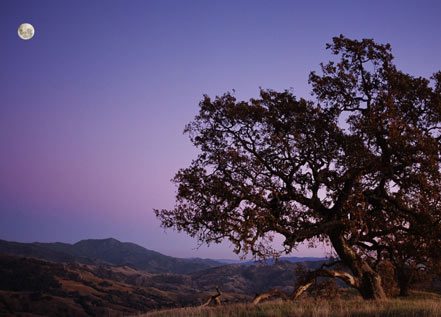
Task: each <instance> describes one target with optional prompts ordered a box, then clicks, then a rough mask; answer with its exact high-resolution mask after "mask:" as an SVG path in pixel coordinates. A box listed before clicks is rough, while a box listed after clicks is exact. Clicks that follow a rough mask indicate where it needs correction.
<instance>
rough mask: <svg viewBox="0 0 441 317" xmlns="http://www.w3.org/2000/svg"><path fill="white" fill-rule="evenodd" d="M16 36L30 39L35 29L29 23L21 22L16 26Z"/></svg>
mask: <svg viewBox="0 0 441 317" xmlns="http://www.w3.org/2000/svg"><path fill="white" fill-rule="evenodd" d="M17 33H18V36H19V37H20V38H21V39H22V40H30V39H31V38H33V37H34V34H35V29H34V27H33V26H32V24H30V23H23V24H21V25H20V26H19V27H18V31H17Z"/></svg>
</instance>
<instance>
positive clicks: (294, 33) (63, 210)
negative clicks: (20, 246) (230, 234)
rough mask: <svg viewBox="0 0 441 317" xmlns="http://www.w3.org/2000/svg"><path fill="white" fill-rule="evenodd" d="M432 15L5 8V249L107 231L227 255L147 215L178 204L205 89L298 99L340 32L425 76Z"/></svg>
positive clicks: (365, 7) (207, 7) (185, 6)
mask: <svg viewBox="0 0 441 317" xmlns="http://www.w3.org/2000/svg"><path fill="white" fill-rule="evenodd" d="M440 16H441V2H440V1H363V2H361V1H269V0H267V1H256V0H249V1H233V0H232V1H207V0H204V1H192V0H188V1H178V0H177V1H164V0H157V1H147V0H145V1H135V0H132V1H125V0H124V1H123V0H121V1H110V0H102V1H90V0H87V1H79V0H75V1H73V0H72V1H59V0H54V1H47V0H39V1H35V0H33V1H31V0H28V1H26V0H20V1H17V0H2V1H1V2H0V239H7V240H16V241H26V242H29V241H63V242H76V241H78V240H80V239H85V238H107V237H114V238H117V239H120V240H122V241H132V242H135V243H138V244H141V245H143V246H145V247H147V248H150V249H154V250H157V251H159V252H162V253H165V254H169V255H174V256H182V257H190V256H199V257H212V258H232V257H234V255H233V253H232V251H231V249H230V248H229V244H228V243H225V244H223V245H219V246H213V247H210V248H205V247H202V248H200V249H199V250H194V248H195V247H196V242H195V241H194V240H192V239H190V238H188V237H186V236H185V235H183V234H181V235H178V234H176V233H174V232H172V231H168V232H166V233H164V232H163V230H162V229H161V228H160V227H159V223H158V221H157V220H156V219H155V217H154V215H153V213H152V208H168V207H172V206H173V204H174V192H175V188H174V186H173V184H171V183H170V181H169V180H170V179H171V178H172V177H173V175H174V173H175V172H176V171H177V169H179V168H181V167H185V166H187V165H188V164H189V162H190V160H191V159H192V158H193V157H194V156H195V153H196V152H195V149H194V148H193V147H192V145H191V143H190V142H189V141H188V138H187V136H185V135H183V134H182V130H183V127H184V125H185V124H186V123H188V122H189V121H190V120H191V119H192V118H193V116H194V115H195V114H196V113H197V111H198V102H199V100H200V99H201V97H202V94H204V93H207V94H209V95H211V96H214V95H216V94H222V93H223V92H225V91H227V90H231V89H235V90H236V95H237V96H238V97H239V98H250V97H253V96H254V97H255V96H256V95H257V94H258V88H259V87H263V88H272V89H277V90H282V89H285V88H290V87H292V88H293V89H294V92H295V93H296V94H297V95H299V96H305V97H308V95H309V90H310V88H309V85H308V84H307V76H308V73H309V71H311V70H317V69H318V64H319V63H320V62H322V61H326V60H328V59H329V58H330V55H329V52H327V51H325V50H324V46H325V43H326V42H329V41H330V39H331V38H332V36H335V35H338V34H340V33H343V34H344V35H346V36H348V37H354V38H363V37H368V38H374V39H375V40H377V41H379V42H389V43H391V44H392V47H393V52H394V54H395V56H396V62H397V64H398V65H399V67H400V68H401V69H403V70H404V71H406V72H409V73H411V74H414V75H421V76H429V75H430V74H431V73H433V72H435V71H436V70H440V69H441V38H440V34H441V19H440ZM23 22H29V23H32V24H33V25H34V26H35V28H36V35H35V37H34V38H33V39H32V40H30V41H22V40H20V39H19V38H18V36H17V28H18V26H19V25H20V24H21V23H23ZM322 252H323V250H322V249H318V250H311V249H309V250H308V249H306V248H301V249H300V251H299V252H297V253H296V254H300V255H305V256H306V255H321V254H322Z"/></svg>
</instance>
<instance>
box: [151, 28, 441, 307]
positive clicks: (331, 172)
mask: <svg viewBox="0 0 441 317" xmlns="http://www.w3.org/2000/svg"><path fill="white" fill-rule="evenodd" d="M327 48H328V49H330V51H331V52H332V54H333V55H334V56H335V58H334V60H332V61H330V62H328V63H326V64H321V72H320V73H316V72H312V73H311V74H310V77H309V82H310V84H311V85H312V91H313V98H311V99H312V100H306V99H303V98H296V97H295V96H294V94H293V93H292V92H291V91H283V92H276V91H272V90H264V89H262V90H261V91H260V97H259V98H256V99H251V100H249V101H238V100H237V99H236V98H235V96H234V95H232V94H231V93H226V94H224V95H222V96H219V97H216V98H214V99H212V98H210V97H209V96H204V98H203V100H202V101H201V102H200V110H199V114H198V115H197V116H196V117H195V119H194V120H193V121H192V122H191V123H190V124H188V125H187V126H186V128H185V132H186V133H187V134H188V135H189V137H190V139H191V141H192V143H193V144H194V145H195V146H196V147H197V148H198V149H199V150H200V152H199V154H198V156H197V157H196V158H195V159H194V160H193V162H192V163H191V165H190V166H189V167H187V168H183V169H181V170H179V171H178V172H177V174H176V176H175V177H174V179H173V181H174V182H175V183H176V184H177V186H178V192H177V196H176V205H175V207H174V208H173V209H170V210H165V209H163V210H155V212H156V215H157V217H158V218H159V219H160V220H161V222H162V225H163V226H164V227H166V228H175V229H177V230H180V231H184V232H187V233H188V234H189V235H191V236H193V237H197V238H198V239H199V240H200V241H201V242H206V243H211V242H216V243H217V242H220V241H222V240H224V239H228V240H229V241H231V242H232V244H233V245H234V246H235V251H236V252H238V253H239V252H244V253H248V252H250V253H252V254H253V255H255V256H258V257H262V256H267V255H272V254H274V253H275V250H274V249H273V248H272V243H271V242H272V240H273V237H274V236H275V235H280V236H281V237H283V248H284V252H286V253H289V252H291V251H292V250H293V249H295V248H296V247H297V246H298V245H299V243H303V242H305V241H309V242H311V243H314V242H319V241H325V242H328V243H330V244H331V245H332V247H333V248H334V250H335V252H336V253H337V255H338V257H339V259H340V260H341V261H342V262H343V263H344V264H345V265H346V266H347V267H348V268H349V269H350V272H351V273H350V274H349V273H342V272H336V271H332V270H326V272H324V271H325V270H321V272H319V273H323V275H326V276H335V277H338V278H341V279H342V280H344V281H345V282H346V283H348V284H349V285H351V286H352V287H355V288H357V289H358V290H359V291H360V294H361V295H362V296H363V297H364V298H372V299H376V298H382V297H384V292H383V290H382V287H381V279H380V277H379V275H378V273H377V272H376V269H375V264H374V261H372V259H373V258H375V257H376V256H377V259H378V258H379V257H381V256H383V255H384V252H386V251H387V248H386V247H389V246H392V247H397V245H398V244H397V243H396V242H397V241H400V240H403V241H406V243H407V244H410V245H412V242H413V241H415V243H416V244H415V245H419V244H421V243H423V244H424V246H425V248H427V246H429V245H439V243H440V232H441V229H440V227H441V178H440V149H441V147H440V138H441V133H440V132H441V124H440V119H441V72H438V73H435V74H434V75H433V76H432V77H431V78H429V79H427V78H422V77H414V76H411V75H409V74H406V73H404V72H402V71H400V70H398V69H397V67H396V66H395V65H394V63H393V56H392V53H391V47H390V45H388V44H386V45H383V44H377V43H375V42H374V41H373V40H371V39H363V40H360V41H358V40H352V39H348V38H346V37H344V36H342V35H340V36H338V37H335V38H333V41H332V43H330V44H328V45H327Z"/></svg>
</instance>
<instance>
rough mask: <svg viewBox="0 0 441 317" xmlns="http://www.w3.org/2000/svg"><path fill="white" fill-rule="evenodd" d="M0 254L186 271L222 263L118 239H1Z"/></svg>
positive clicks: (182, 272) (165, 270) (149, 269)
mask: <svg viewBox="0 0 441 317" xmlns="http://www.w3.org/2000/svg"><path fill="white" fill-rule="evenodd" d="M0 254H9V255H17V256H26V257H34V258H39V259H44V260H49V261H54V262H69V263H72V262H78V263H83V264H100V263H102V264H111V265H129V266H133V267H134V268H136V269H139V270H145V271H148V272H154V273H160V272H171V273H179V274H186V273H191V272H195V271H199V270H203V269H206V268H210V267H215V266H220V265H223V264H222V263H220V262H216V261H214V260H210V259H198V258H193V259H182V258H175V257H171V256H166V255H163V254H161V253H159V252H156V251H151V250H148V249H146V248H143V247H141V246H139V245H137V244H134V243H129V242H120V241H118V240H116V239H113V238H109V239H89V240H82V241H79V242H77V243H75V244H67V243H39V242H35V243H19V242H10V241H5V240H0Z"/></svg>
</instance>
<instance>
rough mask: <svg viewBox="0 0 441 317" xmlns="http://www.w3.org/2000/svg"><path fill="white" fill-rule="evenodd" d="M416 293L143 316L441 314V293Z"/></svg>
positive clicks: (421, 316)
mask: <svg viewBox="0 0 441 317" xmlns="http://www.w3.org/2000/svg"><path fill="white" fill-rule="evenodd" d="M420 297H423V296H415V297H412V298H410V299H389V300H385V301H381V302H373V301H363V300H359V299H358V300H357V299H354V300H336V301H326V300H317V301H315V300H306V299H305V300H301V301H297V302H283V301H271V302H266V303H262V304H260V305H256V306H253V305H251V304H235V305H225V306H221V307H205V308H199V307H193V308H180V309H170V310H162V311H155V312H151V313H148V314H145V315H140V316H143V317H172V316H173V317H221V316H222V317H227V316H230V317H258V316H259V317H263V316H270V317H303V316H305V317H306V316H308V317H349V316H351V317H352V316H354V317H355V316H357V317H374V316H375V317H383V316H387V317H412V316H414V317H429V316H430V317H432V316H441V297H440V296H436V295H429V296H424V297H425V298H420Z"/></svg>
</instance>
